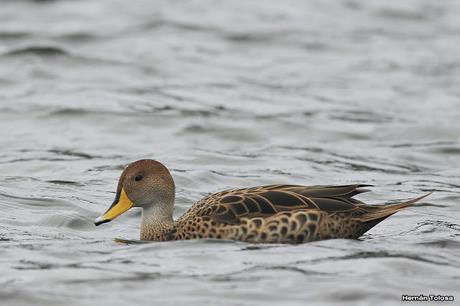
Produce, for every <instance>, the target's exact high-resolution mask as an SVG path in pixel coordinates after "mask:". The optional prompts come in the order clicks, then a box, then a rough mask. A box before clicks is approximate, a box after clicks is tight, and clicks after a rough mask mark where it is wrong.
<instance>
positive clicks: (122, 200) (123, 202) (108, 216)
mask: <svg viewBox="0 0 460 306" xmlns="http://www.w3.org/2000/svg"><path fill="white" fill-rule="evenodd" d="M133 205H134V204H133V202H132V201H131V200H130V199H129V198H128V195H127V194H126V192H125V191H124V189H121V192H120V196H118V197H117V198H115V201H114V202H113V204H112V206H110V207H109V209H108V210H107V211H106V212H105V214H103V215H102V216H100V217H98V218H97V219H96V220H94V224H95V225H96V226H98V225H101V224H103V223H106V222H109V221H112V220H113V219H115V218H116V217H118V216H119V215H121V214H122V213H124V212H125V211H127V210H128V209H130V208H131V207H133Z"/></svg>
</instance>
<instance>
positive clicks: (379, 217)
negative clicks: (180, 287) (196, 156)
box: [94, 159, 430, 244]
mask: <svg viewBox="0 0 460 306" xmlns="http://www.w3.org/2000/svg"><path fill="white" fill-rule="evenodd" d="M366 187H372V185H366V184H352V185H339V186H329V185H319V186H303V185H287V184H278V185H265V186H257V187H249V188H235V189H228V190H224V191H220V192H217V193H213V194H210V195H208V196H206V197H204V198H202V199H201V200H199V201H198V202H196V203H195V204H193V205H192V206H191V207H190V208H189V209H188V210H187V211H186V212H185V213H184V214H183V215H182V216H181V217H179V218H178V219H177V220H174V219H173V210H174V202H175V184H174V180H173V178H172V176H171V173H170V172H169V170H168V169H167V168H166V166H164V165H163V164H162V163H160V162H158V161H156V160H152V159H142V160H138V161H135V162H133V163H131V164H129V165H128V166H127V167H126V168H125V169H124V171H123V172H122V174H121V176H120V178H119V181H118V186H117V190H116V195H115V200H114V201H113V203H112V205H111V206H110V207H109V208H108V209H107V211H106V212H105V213H104V214H103V215H101V216H100V217H98V218H97V219H96V220H95V222H94V224H95V225H96V226H98V225H101V224H103V223H106V222H110V221H112V220H114V219H115V218H117V217H118V216H120V215H121V214H123V213H124V212H126V211H127V210H129V209H131V208H133V207H139V208H141V209H142V221H141V229H140V239H141V240H146V241H170V240H188V239H223V240H236V241H243V242H249V243H291V244H299V243H304V242H311V241H317V240H324V239H334V238H341V239H358V238H359V237H361V236H362V235H363V234H364V233H366V232H367V231H368V230H370V229H371V228H373V227H374V226H375V225H377V224H378V223H380V222H382V221H383V220H385V219H386V218H388V217H389V216H391V215H393V214H395V213H397V212H398V211H400V210H402V209H404V208H407V207H409V206H411V205H413V204H414V203H415V202H417V201H419V200H421V199H423V198H424V197H426V196H428V195H429V194H430V193H428V194H425V195H423V196H420V197H418V198H414V199H410V200H407V201H403V202H398V203H392V204H374V205H369V204H366V203H364V202H361V201H359V200H357V199H355V198H354V196H355V195H358V194H361V193H363V192H366V191H369V189H366Z"/></svg>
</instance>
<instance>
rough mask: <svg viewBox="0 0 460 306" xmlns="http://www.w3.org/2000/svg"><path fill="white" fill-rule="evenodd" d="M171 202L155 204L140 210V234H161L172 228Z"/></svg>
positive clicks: (172, 203) (172, 201)
mask: <svg viewBox="0 0 460 306" xmlns="http://www.w3.org/2000/svg"><path fill="white" fill-rule="evenodd" d="M170 201H171V202H169V203H168V202H157V203H154V204H151V205H148V206H144V207H143V208H142V223H141V232H145V231H147V232H149V234H157V233H161V232H163V231H165V230H168V229H170V228H172V227H173V225H174V219H173V205H174V198H173V199H172V200H170Z"/></svg>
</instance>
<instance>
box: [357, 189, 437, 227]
mask: <svg viewBox="0 0 460 306" xmlns="http://www.w3.org/2000/svg"><path fill="white" fill-rule="evenodd" d="M430 194H432V192H429V193H427V194H425V195H422V196H421V197H418V198H415V199H410V200H407V201H404V202H401V203H396V204H382V205H373V206H372V210H371V211H369V212H368V213H365V214H364V215H362V216H360V217H359V219H360V221H361V222H369V221H374V220H375V221H377V220H379V222H380V221H382V220H383V219H385V218H386V217H389V216H391V215H392V214H394V213H397V212H398V211H400V210H402V209H404V208H406V207H409V206H412V205H413V204H414V203H415V202H418V201H420V200H421V199H423V198H425V197H427V196H429V195H430Z"/></svg>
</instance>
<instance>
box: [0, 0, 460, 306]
mask: <svg viewBox="0 0 460 306" xmlns="http://www.w3.org/2000/svg"><path fill="white" fill-rule="evenodd" d="M459 15H460V2H458V1H419V0H414V1H353V0H344V1H322V0H315V1H262V0H261V1H243V0H241V1H214V0H209V1H122V0H119V1H89V0H87V1H1V3H0V146H1V149H0V301H1V305H66V306H73V305H180V304H185V303H189V304H190V305H337V304H338V303H339V302H340V303H344V304H349V305H398V304H407V302H401V295H402V294H414V295H418V294H448V295H454V296H455V297H456V302H455V303H457V302H458V299H460V289H459V288H460V286H459V284H460V255H459V254H460V236H459V235H460V221H459V220H460V208H459V207H460V206H459V205H460V203H459V202H460V201H459V200H460V86H459V85H460V47H459V46H460V19H459V17H458V16H459ZM140 158H154V159H157V160H160V161H162V162H163V163H165V165H166V166H168V167H169V168H170V169H171V172H172V174H173V176H174V179H175V181H176V186H177V204H176V209H175V215H176V216H179V215H181V214H182V213H183V212H184V211H186V209H187V208H188V207H190V206H191V205H192V204H193V203H194V202H195V201H197V200H198V199H200V198H201V197H203V196H205V195H206V194H208V193H210V192H215V191H220V190H222V189H226V188H232V187H248V186H255V185H262V184H271V183H292V184H305V185H315V184H350V183H368V184H374V185H376V187H374V188H372V192H371V193H366V194H363V195H360V196H359V198H360V199H362V200H366V201H368V202H370V203H382V202H386V201H394V200H401V199H407V198H411V197H415V196H419V195H421V194H424V193H426V192H428V191H434V193H433V194H432V195H431V196H430V197H429V198H426V199H424V200H423V201H422V203H420V204H419V205H417V206H416V207H413V208H410V209H407V210H405V211H403V212H401V213H398V214H396V215H394V216H392V217H391V218H389V219H387V220H386V221H384V222H383V223H381V224H379V225H378V226H377V227H375V228H374V229H373V230H371V231H370V232H369V233H367V234H366V235H365V236H363V237H362V239H361V240H359V241H354V240H328V241H319V242H314V243H308V244H303V245H252V244H246V243H236V242H216V241H179V242H165V243H147V244H126V243H120V242H115V241H114V239H115V238H121V239H127V240H136V239H138V237H139V217H140V212H139V211H136V210H132V211H129V212H128V213H126V215H124V216H121V217H120V218H119V219H117V220H116V221H114V222H111V223H108V224H104V225H103V226H100V227H97V228H96V227H95V226H94V225H93V220H94V218H95V217H97V216H98V215H99V214H100V213H102V212H103V211H105V210H106V209H107V207H108V206H109V205H110V203H111V202H112V200H113V197H114V192H115V187H116V183H117V179H118V176H119V175H120V172H121V171H122V169H123V167H124V166H125V165H126V164H127V163H129V162H131V161H134V160H137V159H140ZM423 304H424V305H429V304H430V303H423ZM438 304H439V303H438ZM444 304H446V303H444ZM447 304H449V305H452V304H453V303H447ZM447 304H446V305H447Z"/></svg>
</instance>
